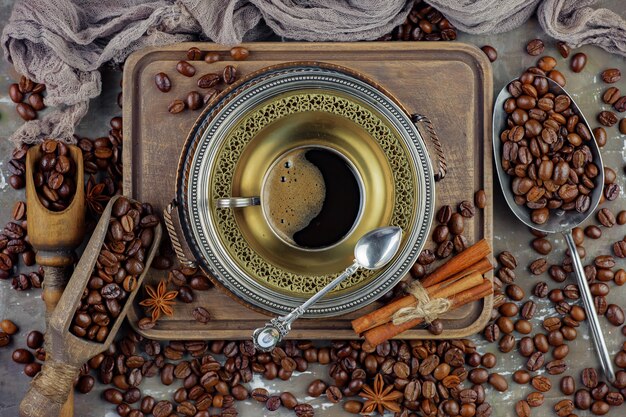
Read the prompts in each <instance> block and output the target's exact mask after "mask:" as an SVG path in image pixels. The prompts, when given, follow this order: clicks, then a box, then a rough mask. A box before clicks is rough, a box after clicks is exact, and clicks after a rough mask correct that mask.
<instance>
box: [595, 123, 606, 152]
mask: <svg viewBox="0 0 626 417" xmlns="http://www.w3.org/2000/svg"><path fill="white" fill-rule="evenodd" d="M593 136H594V137H595V138H596V142H597V143H598V146H599V147H601V148H602V147H603V146H604V145H606V141H607V138H608V136H607V133H606V130H604V128H603V127H596V128H595V129H593Z"/></svg>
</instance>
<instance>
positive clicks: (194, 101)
mask: <svg viewBox="0 0 626 417" xmlns="http://www.w3.org/2000/svg"><path fill="white" fill-rule="evenodd" d="M185 103H186V104H187V108H188V109H189V110H198V109H199V108H201V107H202V104H203V100H202V96H201V95H200V93H198V92H197V91H190V92H189V93H187V97H186V98H185Z"/></svg>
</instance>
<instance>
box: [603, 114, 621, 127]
mask: <svg viewBox="0 0 626 417" xmlns="http://www.w3.org/2000/svg"><path fill="white" fill-rule="evenodd" d="M617 121H618V118H617V115H615V113H613V112H612V111H608V110H604V111H601V112H600V113H598V122H600V124H601V125H603V126H607V127H612V126H615V124H617Z"/></svg>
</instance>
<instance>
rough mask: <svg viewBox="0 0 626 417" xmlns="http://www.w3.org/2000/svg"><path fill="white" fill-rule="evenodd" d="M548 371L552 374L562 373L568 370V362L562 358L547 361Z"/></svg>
mask: <svg viewBox="0 0 626 417" xmlns="http://www.w3.org/2000/svg"><path fill="white" fill-rule="evenodd" d="M546 371H548V373H549V374H550V375H560V374H562V373H563V372H565V371H567V364H566V363H565V361H563V360H562V359H554V360H551V361H550V362H548V363H546Z"/></svg>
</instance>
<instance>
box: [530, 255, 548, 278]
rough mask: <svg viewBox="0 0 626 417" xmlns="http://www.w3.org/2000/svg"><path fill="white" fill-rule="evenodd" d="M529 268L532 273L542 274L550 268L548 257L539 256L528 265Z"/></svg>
mask: <svg viewBox="0 0 626 417" xmlns="http://www.w3.org/2000/svg"><path fill="white" fill-rule="evenodd" d="M528 269H529V270H530V273H531V274H533V275H541V274H543V273H544V272H546V271H547V270H548V261H547V259H546V258H539V259H537V260H535V261H533V262H532V263H531V264H530V265H529V266H528Z"/></svg>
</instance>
